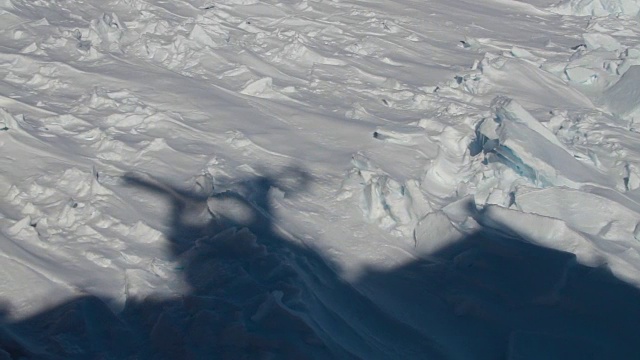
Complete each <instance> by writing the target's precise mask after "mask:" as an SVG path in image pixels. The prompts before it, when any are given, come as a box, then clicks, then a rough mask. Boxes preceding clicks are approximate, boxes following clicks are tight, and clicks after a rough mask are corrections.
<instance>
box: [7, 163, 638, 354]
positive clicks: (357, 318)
mask: <svg viewBox="0 0 640 360" xmlns="http://www.w3.org/2000/svg"><path fill="white" fill-rule="evenodd" d="M282 177H288V178H292V177H293V178H297V179H299V181H298V186H292V185H286V184H283V183H282V181H278V180H276V179H281V178H282ZM125 180H126V183H127V184H128V185H129V186H133V187H136V188H138V189H142V190H145V191H149V192H154V193H157V194H162V196H166V197H167V198H168V199H170V200H171V204H172V213H171V216H170V219H169V221H170V225H171V229H172V230H171V233H170V234H168V238H169V241H170V243H169V244H167V245H168V248H169V251H170V253H171V256H172V257H173V258H174V259H176V260H178V261H179V262H180V263H181V265H182V268H183V269H184V270H183V271H184V275H185V279H186V281H187V282H188V284H189V286H190V288H191V290H190V291H189V292H188V293H187V294H184V295H182V296H179V297H175V298H170V299H166V298H161V299H158V298H153V297H148V298H145V299H137V300H131V299H130V300H128V301H127V303H126V305H125V307H124V310H123V311H122V312H120V313H114V312H112V311H111V310H109V308H108V307H107V306H106V305H105V303H104V302H103V301H102V300H100V299H98V298H96V297H93V296H85V297H80V298H78V299H74V300H72V301H69V302H67V303H65V304H61V305H59V306H56V307H54V308H51V309H46V310H44V311H42V312H41V313H39V314H37V315H35V316H33V317H30V318H28V319H25V320H22V321H18V322H12V321H8V320H6V319H7V318H8V317H7V315H8V314H6V312H5V313H4V314H0V316H2V319H3V320H1V323H2V326H1V328H0V359H356V358H361V359H640V345H638V343H637V340H638V338H639V336H640V292H639V291H638V290H637V289H636V288H634V287H632V286H630V285H628V284H626V283H624V282H622V281H620V280H618V279H616V278H615V277H614V276H613V275H612V274H611V273H610V272H609V271H607V269H606V268H590V267H585V266H582V265H580V264H578V263H577V262H576V259H575V256H574V255H572V254H568V253H564V252H559V251H555V250H551V249H547V248H543V247H539V246H536V245H532V244H528V243H526V242H524V241H523V240H522V239H518V238H517V237H513V236H509V235H505V233H498V232H496V231H493V230H491V229H483V230H482V231H479V232H477V233H474V234H472V235H469V236H467V237H466V238H464V239H462V240H460V241H458V242H456V243H455V244H453V245H451V246H448V247H446V248H443V249H440V250H439V251H438V252H437V253H435V254H430V255H429V256H428V257H426V258H425V259H419V260H415V261H413V262H411V263H409V264H406V265H404V266H401V267H398V268H396V269H393V270H390V271H381V270H377V269H369V270H367V271H365V272H364V273H363V274H362V275H361V276H360V277H359V279H358V280H356V281H353V282H346V281H344V280H343V279H342V278H341V277H340V276H339V275H338V274H337V273H336V271H335V269H337V268H338V267H337V266H336V264H331V263H329V262H327V261H326V259H324V258H322V256H321V255H319V254H317V253H316V252H314V251H313V250H312V249H310V248H308V247H305V246H301V245H299V244H298V243H295V242H292V241H290V240H288V239H284V238H283V237H282V236H281V235H279V234H280V233H281V232H280V231H276V229H275V228H274V226H275V225H274V223H273V216H274V215H273V214H274V211H273V209H272V205H271V203H270V201H269V196H268V194H269V191H270V189H273V188H279V189H281V190H283V191H284V192H285V194H286V195H285V196H295V194H296V192H302V191H304V188H305V184H306V183H307V182H308V181H309V177H308V175H306V174H305V173H304V172H302V171H293V173H292V174H285V175H283V174H279V175H278V176H274V177H255V178H249V179H238V180H237V181H235V182H234V186H232V188H233V189H234V190H233V191H227V192H222V193H217V194H202V193H201V192H197V191H190V190H185V189H179V188H177V187H174V186H170V185H168V184H166V183H164V182H162V181H159V180H155V179H153V178H151V177H148V176H141V175H136V174H129V175H127V176H126V177H125ZM210 198H214V201H212V200H210ZM208 202H209V203H210V204H213V205H209V206H208V205H207V203H208ZM229 203H231V205H233V206H232V207H234V206H235V207H236V208H237V207H239V208H241V209H242V210H243V211H244V212H243V213H242V214H240V215H241V216H237V217H236V216H231V215H228V213H227V215H226V216H225V215H224V213H223V212H219V211H217V209H216V208H215V207H216V206H217V205H216V204H219V205H220V206H224V204H229ZM207 212H209V215H208V216H210V220H209V221H206V222H204V223H200V224H199V225H193V223H194V222H192V221H189V219H188V217H189V216H194V215H193V214H196V215H198V214H199V215H203V214H204V216H205V218H206V216H207ZM344 238H345V241H348V240H349V238H350V234H344Z"/></svg>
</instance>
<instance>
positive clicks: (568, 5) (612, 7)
mask: <svg viewBox="0 0 640 360" xmlns="http://www.w3.org/2000/svg"><path fill="white" fill-rule="evenodd" d="M552 9H553V10H554V11H557V12H558V13H560V14H564V15H578V16H608V15H627V16H638V13H640V3H638V1H637V0H564V1H562V2H560V4H558V5H556V6H554V7H553V8H552Z"/></svg>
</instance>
